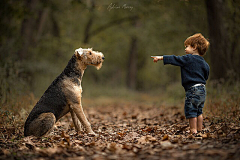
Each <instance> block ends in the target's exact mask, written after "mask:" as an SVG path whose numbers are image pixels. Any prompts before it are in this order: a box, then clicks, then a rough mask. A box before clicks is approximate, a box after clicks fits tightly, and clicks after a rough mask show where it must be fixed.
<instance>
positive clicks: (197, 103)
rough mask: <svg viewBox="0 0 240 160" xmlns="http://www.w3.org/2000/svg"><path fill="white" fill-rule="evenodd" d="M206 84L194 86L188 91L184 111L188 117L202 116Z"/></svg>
mask: <svg viewBox="0 0 240 160" xmlns="http://www.w3.org/2000/svg"><path fill="white" fill-rule="evenodd" d="M206 94H207V93H206V88H205V85H199V86H193V87H191V88H189V89H188V90H187V91H186V98H185V106H184V112H185V116H186V118H187V119H189V118H194V117H198V116H200V115H201V114H202V113H203V112H202V109H203V106H204V102H205V99H206Z"/></svg>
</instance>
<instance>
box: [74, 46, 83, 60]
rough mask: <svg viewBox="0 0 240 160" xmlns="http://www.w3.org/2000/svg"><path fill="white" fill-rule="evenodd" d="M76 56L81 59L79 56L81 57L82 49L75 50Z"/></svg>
mask: <svg viewBox="0 0 240 160" xmlns="http://www.w3.org/2000/svg"><path fill="white" fill-rule="evenodd" d="M75 53H76V56H77V57H78V58H79V59H81V56H82V55H83V49H82V48H78V49H76V50H75Z"/></svg>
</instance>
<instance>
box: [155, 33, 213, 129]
mask: <svg viewBox="0 0 240 160" xmlns="http://www.w3.org/2000/svg"><path fill="white" fill-rule="evenodd" d="M184 45H185V53H186V55H184V56H174V55H164V56H152V58H154V59H153V62H157V61H159V60H163V63H164V65H165V64H172V65H175V66H180V67H181V78H182V86H183V87H184V89H185V91H186V98H185V107H184V111H185V116H186V118H187V119H189V126H190V131H191V133H192V134H196V133H197V132H201V130H202V124H203V116H202V109H203V106H204V102H205V97H206V88H205V84H206V81H207V79H208V76H209V69H210V68H209V65H208V64H207V62H206V61H205V60H204V59H203V56H204V55H205V54H206V51H207V49H208V46H209V42H208V41H207V40H206V39H205V38H204V37H203V35H202V34H200V33H197V34H194V35H193V36H190V37H188V38H187V39H186V40H185V42H184Z"/></svg>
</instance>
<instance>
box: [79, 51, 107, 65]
mask: <svg viewBox="0 0 240 160" xmlns="http://www.w3.org/2000/svg"><path fill="white" fill-rule="evenodd" d="M75 54H76V57H77V58H78V59H79V60H81V62H82V63H83V64H85V65H92V66H95V67H96V68H97V69H100V68H101V67H102V63H103V61H104V59H105V57H104V55H103V54H102V53H101V52H98V51H93V50H92V48H88V49H82V48H78V49H76V50H75Z"/></svg>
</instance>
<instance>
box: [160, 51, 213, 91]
mask: <svg viewBox="0 0 240 160" xmlns="http://www.w3.org/2000/svg"><path fill="white" fill-rule="evenodd" d="M163 63H164V65H166V64H172V65H175V66H180V67H181V78H182V86H183V87H184V89H185V90H186V91H187V90H188V89H189V88H190V87H191V86H193V85H195V84H198V83H202V84H206V81H207V79H208V76H209V70H210V67H209V65H208V64H207V62H206V61H205V60H204V58H203V57H201V56H198V55H191V54H187V55H184V56H174V55H166V56H163Z"/></svg>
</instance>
